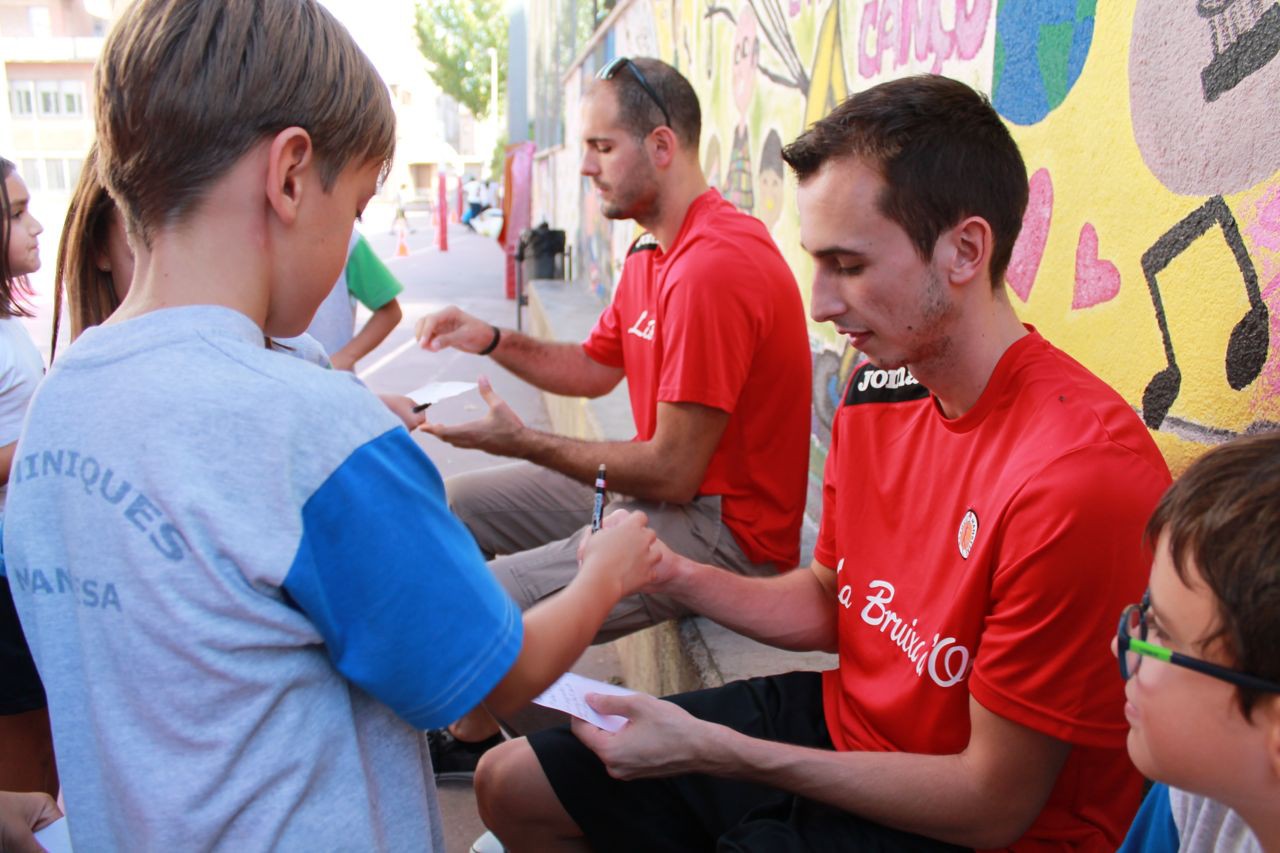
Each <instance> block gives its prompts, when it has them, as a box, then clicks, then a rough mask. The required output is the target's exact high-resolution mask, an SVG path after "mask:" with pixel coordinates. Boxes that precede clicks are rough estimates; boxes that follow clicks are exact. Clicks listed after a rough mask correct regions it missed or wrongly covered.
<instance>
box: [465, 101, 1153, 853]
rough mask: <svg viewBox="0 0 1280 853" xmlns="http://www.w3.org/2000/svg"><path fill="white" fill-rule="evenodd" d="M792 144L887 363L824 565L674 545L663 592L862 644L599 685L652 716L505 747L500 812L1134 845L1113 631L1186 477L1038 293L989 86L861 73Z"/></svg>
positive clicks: (806, 218)
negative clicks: (704, 557) (1023, 261)
mask: <svg viewBox="0 0 1280 853" xmlns="http://www.w3.org/2000/svg"><path fill="white" fill-rule="evenodd" d="M784 159H786V161H787V163H788V164H789V165H790V166H791V167H792V168H793V169H794V170H795V172H796V175H797V178H798V179H799V187H800V189H799V211H800V232H801V240H802V243H803V245H804V248H805V250H806V251H807V252H809V254H810V255H812V256H813V258H814V261H815V268H816V269H815V274H814V283H813V301H812V307H811V313H812V315H813V317H814V319H815V320H819V321H830V322H831V323H833V324H834V325H835V327H836V329H837V331H838V332H839V333H840V334H842V335H844V336H846V337H847V338H848V339H849V341H850V343H851V344H852V345H853V346H854V347H856V348H857V349H858V350H859V351H860V352H861V353H862V354H863V355H864V356H865V357H866V359H867V361H866V363H865V364H863V365H861V366H860V367H859V368H858V369H856V370H855V372H854V374H853V376H852V377H851V380H850V383H849V386H848V389H847V391H846V393H845V398H844V401H843V405H842V406H841V407H840V409H839V410H838V413H837V415H836V417H835V421H834V423H833V427H832V438H831V446H830V451H829V454H828V458H827V468H826V477H825V484H824V492H823V516H822V527H821V532H820V533H819V538H818V547H817V550H816V553H815V556H814V562H813V564H812V566H811V567H810V569H811V571H796V572H789V573H786V574H783V575H781V576H778V577H773V578H742V577H737V576H728V577H726V576H723V573H721V575H719V576H717V575H714V574H713V573H711V572H709V571H708V570H707V568H706V567H705V566H701V565H698V564H696V563H695V562H693V561H691V560H689V559H687V558H684V557H680V556H675V555H672V556H671V557H670V558H669V559H667V560H666V561H664V564H663V566H664V568H663V578H662V580H661V581H660V582H659V584H658V586H659V587H660V588H661V590H662V591H663V592H664V593H666V594H667V595H670V596H672V597H674V598H675V599H677V600H679V601H681V602H683V603H684V604H686V605H687V606H689V607H690V608H692V609H694V610H696V611H699V612H702V613H705V614H707V615H709V616H710V617H711V618H713V619H715V620H717V621H719V622H721V623H723V624H725V625H727V626H728V627H731V628H733V629H735V630H738V631H740V632H742V633H744V634H748V635H750V636H752V637H755V638H757V639H759V640H762V641H765V642H769V643H772V644H774V645H777V646H781V647H784V648H792V649H813V648H821V649H833V650H836V651H838V653H839V667H838V669H836V670H833V671H831V672H827V673H823V674H818V673H789V674H786V675H782V676H774V677H769V678H759V679H751V680H748V681H744V682H736V683H734V684H730V685H726V686H725V687H722V688H718V689H715V690H709V691H700V692H698V693H691V694H685V695H683V696H678V697H674V699H673V700H672V701H663V700H658V699H654V698H652V697H647V696H627V697H614V696H608V697H605V696H601V697H595V698H594V699H592V700H591V702H592V704H593V705H594V706H595V708H596V709H597V710H598V711H601V712H604V713H609V714H619V715H622V716H625V717H627V718H629V720H630V721H629V723H628V724H627V725H626V726H625V727H623V728H622V729H621V730H620V731H618V732H617V733H614V734H610V733H608V732H604V731H602V730H600V729H597V728H595V727H593V726H590V725H588V724H585V723H581V722H580V721H576V720H575V721H574V725H573V728H572V731H570V730H568V729H558V730H552V731H549V732H543V733H539V734H535V735H533V736H531V737H530V738H529V739H528V740H527V741H525V740H519V741H513V742H511V743H508V744H505V745H503V746H502V747H500V748H499V749H497V750H495V751H493V752H492V753H490V754H489V755H488V756H486V759H485V761H484V762H483V763H482V764H481V766H480V770H479V772H478V773H477V777H476V789H477V792H478V793H479V799H480V810H481V814H482V815H484V816H485V817H486V819H487V820H489V821H490V825H491V828H492V829H493V830H494V831H495V833H496V834H497V835H498V836H499V837H500V838H502V839H503V840H504V841H508V840H510V841H512V842H515V843H517V847H516V849H518V845H519V844H523V845H526V846H527V847H528V848H529V849H538V850H552V849H562V848H570V847H573V846H574V845H579V846H583V842H584V841H585V842H586V844H585V846H589V847H591V848H592V849H604V850H623V851H625V850H694V849H708V850H709V849H712V848H714V849H717V850H801V849H804V850H825V849H839V850H895V851H896V850H930V851H934V850H948V851H949V850H956V849H973V848H979V849H1008V850H1017V851H1033V850H1035V851H1039V850H1063V851H1066V850H1072V851H1078V850H1087V851H1103V850H1107V851H1110V850H1114V849H1115V848H1116V846H1117V844H1118V843H1119V841H1120V839H1121V838H1122V837H1123V834H1124V831H1125V829H1126V827H1127V826H1128V824H1129V821H1130V819H1131V817H1132V815H1133V813H1134V810H1135V809H1136V807H1137V803H1138V798H1139V794H1140V790H1141V779H1140V778H1139V776H1138V774H1137V772H1136V771H1135V770H1134V768H1133V767H1132V765H1131V764H1130V763H1129V761H1128V758H1127V756H1126V753H1125V736H1126V725H1125V719H1124V716H1123V713H1122V710H1121V709H1122V708H1123V706H1124V702H1123V685H1122V684H1121V681H1120V679H1118V678H1116V677H1115V674H1114V666H1115V664H1114V660H1113V659H1112V658H1111V656H1110V654H1109V651H1108V644H1109V642H1110V639H1111V636H1112V634H1113V633H1114V625H1115V622H1116V619H1117V618H1118V617H1119V614H1120V612H1121V611H1122V610H1123V608H1124V607H1125V605H1126V603H1127V602H1129V601H1132V600H1134V599H1135V598H1136V597H1138V596H1140V594H1141V592H1142V588H1143V585H1144V583H1145V578H1144V571H1143V567H1144V566H1146V565H1148V564H1149V562H1150V560H1149V557H1148V556H1147V555H1145V554H1144V553H1143V551H1144V546H1143V536H1142V531H1143V526H1144V524H1145V520H1146V518H1147V516H1148V515H1149V513H1150V511H1151V509H1152V507H1153V506H1154V505H1155V503H1156V501H1157V500H1158V498H1159V496H1160V494H1161V493H1162V491H1163V490H1164V488H1165V487H1166V486H1167V485H1168V483H1169V472H1168V469H1167V467H1166V466H1165V463H1164V460H1163V458H1162V457H1161V456H1160V453H1159V452H1158V450H1157V449H1156V447H1155V444H1154V442H1152V440H1151V438H1150V436H1149V435H1148V433H1147V432H1146V430H1145V428H1144V427H1143V426H1142V424H1141V422H1140V421H1139V420H1138V418H1137V416H1136V415H1135V414H1134V412H1133V410H1132V409H1131V408H1130V407H1129V406H1128V405H1127V404H1126V403H1125V401H1124V400H1123V399H1122V398H1121V397H1120V396H1119V395H1118V394H1116V393H1115V392H1114V391H1112V390H1111V389H1110V388H1108V387H1107V386H1106V385H1105V384H1104V383H1103V382H1102V381H1101V380H1099V379H1098V378H1097V377H1095V376H1093V375H1092V374H1090V373H1089V372H1088V371H1087V370H1086V369H1085V368H1083V367H1082V366H1080V365H1079V364H1078V363H1076V362H1075V361H1073V360H1072V359H1071V358H1070V357H1068V356H1067V355H1065V354H1064V353H1062V352H1061V351H1060V350H1057V349H1055V348H1054V347H1053V346H1052V345H1050V344H1049V343H1048V342H1047V341H1045V340H1044V339H1043V338H1042V337H1041V336H1040V335H1039V334H1038V333H1037V332H1036V331H1035V330H1034V329H1032V328H1030V327H1028V326H1024V325H1023V324H1022V323H1021V322H1019V320H1018V318H1017V316H1016V315H1015V313H1014V311H1013V308H1012V305H1011V303H1010V301H1009V297H1008V294H1007V292H1006V290H1005V288H1004V286H1003V275H1004V271H1005V269H1006V267H1007V266H1008V262H1009V256H1010V252H1011V250H1012V247H1013V243H1014V240H1015V239H1016V237H1017V234H1018V230H1019V228H1020V225H1021V219H1022V214H1023V211H1024V209H1025V207H1026V201H1027V177H1026V169H1025V166H1024V165H1023V162H1022V157H1021V155H1020V154H1019V152H1018V149H1017V146H1016V144H1015V143H1014V141H1013V139H1012V137H1011V136H1010V135H1009V132H1008V130H1007V128H1005V126H1004V125H1003V124H1002V123H1001V121H1000V119H999V117H998V116H997V115H996V113H995V111H994V110H992V108H991V105H990V104H989V103H988V102H987V100H986V99H985V98H983V97H981V96H980V95H978V94H977V93H976V92H974V91H973V90H972V89H970V88H969V87H967V86H965V85H964V84H962V83H957V82H955V81H953V80H947V79H945V78H942V77H930V76H926V77H912V78H907V79H904V80H897V81H894V82H890V83H886V84H883V85H880V86H877V87H875V88H873V89H870V90H868V91H865V92H862V93H859V94H857V95H854V96H853V97H851V98H850V99H848V100H847V101H845V102H844V103H843V104H841V105H840V106H838V107H837V108H836V109H835V111H834V112H833V113H832V114H831V115H830V116H828V117H827V118H825V119H823V120H821V121H819V122H817V123H816V124H815V125H814V126H813V127H811V128H810V129H809V130H808V131H806V132H805V133H804V134H803V135H802V136H801V137H800V138H799V139H798V140H796V142H794V143H793V144H792V145H790V146H788V147H787V149H786V150H785V151H784ZM655 777H665V778H655ZM623 780H627V781H623ZM575 849H576V848H575Z"/></svg>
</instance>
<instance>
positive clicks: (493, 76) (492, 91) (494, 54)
mask: <svg viewBox="0 0 1280 853" xmlns="http://www.w3.org/2000/svg"><path fill="white" fill-rule="evenodd" d="M497 145H498V49H497V48H496V47H491V48H489V151H490V152H492V151H493V149H494V148H495V147H497Z"/></svg>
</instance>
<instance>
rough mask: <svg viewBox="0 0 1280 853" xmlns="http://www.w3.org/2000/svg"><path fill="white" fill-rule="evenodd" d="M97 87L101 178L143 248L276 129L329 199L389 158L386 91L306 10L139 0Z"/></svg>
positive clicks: (316, 8)
mask: <svg viewBox="0 0 1280 853" xmlns="http://www.w3.org/2000/svg"><path fill="white" fill-rule="evenodd" d="M95 88H96V94H97V98H96V102H97V107H96V118H97V128H98V145H99V166H98V171H99V174H100V177H101V179H102V182H103V184H105V185H106V187H107V189H108V190H110V192H111V195H112V196H113V197H114V198H115V200H116V203H117V204H118V205H119V206H120V209H121V211H122V212H123V213H124V216H125V220H126V222H127V224H128V229H129V231H130V233H131V234H133V235H135V237H137V238H140V239H141V240H142V241H143V244H144V245H146V246H150V245H151V237H152V235H153V233H154V231H155V230H156V229H157V228H162V227H166V226H169V225H172V224H175V223H176V222H179V221H180V220H182V219H183V217H184V216H185V215H186V214H188V213H189V212H190V211H191V209H192V208H193V207H195V206H196V205H197V204H198V203H199V202H200V200H201V198H202V196H203V194H204V193H205V191H206V190H207V189H208V188H209V187H210V186H211V185H212V184H213V183H214V182H215V181H217V180H218V179H219V178H220V177H221V176H222V175H224V174H225V173H226V172H227V171H228V170H229V169H230V168H231V166H232V165H233V164H234V163H235V162H236V161H237V160H239V159H240V158H241V157H243V156H244V155H245V154H246V153H248V151H249V149H250V148H252V147H253V146H254V145H256V144H258V143H259V142H260V141H262V140H263V139H264V138H268V137H270V136H272V135H274V134H276V133H279V132H280V131H282V130H284V129H285V128H288V127H301V128H303V129H304V130H306V131H307V132H308V133H309V134H310V136H311V141H312V145H313V146H314V148H315V154H316V159H317V162H318V165H319V169H320V178H321V181H322V184H323V186H324V188H325V190H326V191H328V190H329V189H331V188H332V187H333V183H334V181H335V180H336V179H337V177H338V174H339V173H340V172H342V170H343V169H344V168H346V167H347V165H348V164H350V163H352V162H357V161H358V162H374V161H381V162H382V164H383V167H384V168H385V167H386V165H387V163H388V162H389V161H390V159H391V156H392V153H393V152H394V149H395V114H394V113H393V112H392V109H391V99H390V97H389V95H388V93H387V88H386V86H385V85H384V84H383V82H382V80H381V79H380V78H379V77H378V75H377V72H376V71H375V70H374V68H373V65H372V63H370V61H369V59H368V57H366V56H365V55H364V54H363V53H362V52H361V51H360V49H359V48H358V47H357V46H356V44H355V42H354V41H353V40H352V38H351V35H350V33H348V32H347V31H346V29H345V28H344V27H343V26H342V25H341V24H339V23H338V22H337V21H336V20H335V19H334V18H333V16H332V15H330V14H329V12H327V11H326V10H325V9H324V8H322V7H321V6H320V5H319V4H318V3H317V2H316V0H213V2H210V0H137V2H135V3H134V4H133V5H132V6H130V7H129V8H128V10H127V11H126V12H125V14H124V15H123V16H122V17H121V19H120V20H119V22H118V23H117V24H116V26H115V27H114V29H113V30H112V31H111V34H110V35H109V36H108V37H107V43H106V46H105V47H104V49H103V55H102V61H101V62H99V63H98V68H97V71H96V72H95Z"/></svg>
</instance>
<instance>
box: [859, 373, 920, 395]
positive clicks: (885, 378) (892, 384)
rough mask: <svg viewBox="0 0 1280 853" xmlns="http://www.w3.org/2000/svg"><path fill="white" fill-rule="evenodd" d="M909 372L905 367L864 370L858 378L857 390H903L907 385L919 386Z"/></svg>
mask: <svg viewBox="0 0 1280 853" xmlns="http://www.w3.org/2000/svg"><path fill="white" fill-rule="evenodd" d="M919 384H920V383H919V382H917V381H916V378H915V377H914V376H912V375H911V371H910V370H907V369H906V368H905V367H899V368H898V369H897V370H864V371H863V372H862V375H861V376H859V377H858V390H859V391H865V390H867V389H868V388H903V387H905V386H907V385H919Z"/></svg>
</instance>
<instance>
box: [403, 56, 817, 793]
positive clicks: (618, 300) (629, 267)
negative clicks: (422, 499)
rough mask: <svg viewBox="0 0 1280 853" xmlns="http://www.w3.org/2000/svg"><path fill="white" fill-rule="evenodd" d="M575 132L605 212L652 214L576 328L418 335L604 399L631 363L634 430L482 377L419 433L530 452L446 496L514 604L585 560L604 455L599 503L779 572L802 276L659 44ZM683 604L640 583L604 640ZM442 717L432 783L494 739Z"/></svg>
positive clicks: (802, 457)
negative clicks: (477, 405) (720, 156)
mask: <svg viewBox="0 0 1280 853" xmlns="http://www.w3.org/2000/svg"><path fill="white" fill-rule="evenodd" d="M582 133H583V141H584V145H585V153H584V155H583V160H582V174H583V175H585V176H587V177H588V178H590V179H591V181H592V183H593V184H594V186H595V188H596V191H597V192H598V193H599V196H600V202H601V208H602V210H603V212H604V214H605V216H606V217H608V218H610V219H632V220H635V222H636V223H637V224H639V225H640V226H641V227H642V228H644V229H645V233H644V234H643V235H642V236H641V237H640V238H639V239H638V240H636V241H635V243H634V244H633V245H632V247H631V250H630V252H629V253H628V256H627V259H626V262H625V263H624V265H623V268H622V275H621V277H620V278H619V281H618V286H617V289H616V291H615V294H614V298H613V302H612V303H611V304H610V305H609V306H608V307H607V308H605V310H604V312H603V313H602V314H601V315H600V318H599V320H597V322H596V325H595V328H594V329H592V331H591V333H590V335H589V336H588V337H587V339H586V341H584V342H583V343H581V344H577V343H558V342H554V341H544V340H539V339H537V338H532V337H529V336H527V335H522V334H520V333H518V332H514V331H511V330H509V329H498V328H496V327H493V326H490V325H489V324H488V323H485V322H483V321H481V320H479V319H477V318H475V317H472V316H470V315H468V314H466V313H464V312H462V311H460V310H459V309H457V308H448V309H445V310H444V311H441V312H438V313H436V314H433V315H430V316H428V317H424V318H423V319H422V320H420V321H419V322H418V327H417V335H418V338H419V340H420V341H421V343H422V346H424V347H425V348H427V349H431V350H440V349H443V348H446V347H455V348H457V349H460V350H463V351H465V352H472V353H479V354H482V355H490V356H492V357H493V358H494V359H495V360H496V361H497V362H498V363H499V364H501V365H502V366H503V367H506V368H507V369H509V370H511V371H512V372H513V373H515V374H516V375H518V376H520V377H521V378H523V379H525V380H526V381H528V382H530V383H532V384H533V385H536V386H537V387H539V388H541V389H543V390H545V391H550V392H553V393H557V394H566V395H571V396H584V397H597V396H600V395H602V394H605V393H608V392H609V391H611V390H612V389H613V388H614V387H615V386H616V385H617V384H618V382H619V381H621V380H622V379H623V378H625V379H626V380H627V390H628V392H629V394H630V398H631V411H632V415H633V418H634V420H635V427H636V435H635V438H634V440H632V441H598V442H590V441H581V440H579V439H574V438H567V437H565V436H559V435H553V434H550V433H546V432H541V431H538V430H534V429H530V428H529V427H526V426H525V425H524V424H522V423H521V422H520V420H519V419H518V418H517V417H516V416H515V414H514V413H513V412H512V411H511V409H510V408H509V407H508V406H507V405H506V404H505V403H503V402H502V401H501V400H500V399H498V397H497V396H496V395H494V394H493V391H492V389H491V388H489V387H488V386H487V384H484V383H482V385H481V393H482V394H483V395H484V397H485V399H486V401H487V402H488V403H489V406H490V411H489V414H488V416H487V417H485V418H483V419H481V420H478V421H475V422H473V423H469V424H463V425H460V426H442V425H438V424H437V425H429V426H427V427H426V429H428V430H429V431H430V432H432V433H433V434H435V435H437V436H439V437H440V438H442V439H444V440H445V441H448V442H450V443H451V444H454V445H457V446H459V447H475V448H479V449H482V450H485V451H488V452H490V453H494V454H497V455H501V456H510V457H516V458H518V459H523V460H527V461H524V462H519V463H515V464H512V465H506V466H502V467H499V468H492V469H489V470H485V471H480V472H477V473H473V474H467V475H462V476H459V477H454V478H451V479H450V480H449V482H448V483H447V484H446V487H447V490H448V494H449V502H450V506H451V508H452V509H453V510H454V512H455V513H457V515H458V516H459V517H460V518H461V519H462V520H463V521H464V522H465V523H466V524H467V526H468V527H469V528H470V530H471V532H472V534H473V535H474V536H475V538H476V541H477V542H478V543H479V545H480V548H481V550H483V551H485V552H486V555H487V556H489V557H491V558H495V559H493V560H492V562H491V563H490V566H491V567H492V569H493V571H494V572H495V573H496V574H497V576H498V578H499V580H501V581H502V583H503V585H504V586H505V587H506V588H507V590H508V592H510V593H511V595H512V596H513V597H514V598H515V599H516V600H517V601H518V602H520V603H521V604H522V605H523V606H525V607H528V606H530V605H532V604H533V603H534V602H536V601H537V600H539V599H541V598H544V597H546V596H548V595H551V594H552V593H554V592H556V591H557V590H559V589H560V588H562V587H564V586H565V585H566V584H567V583H568V582H569V580H570V579H571V578H572V577H573V575H574V573H575V572H576V571H577V548H578V542H579V540H580V539H581V537H582V535H583V532H584V529H585V527H584V526H585V525H586V524H587V522H588V521H589V520H590V515H589V511H590V508H591V505H592V490H591V485H590V484H591V483H592V482H593V481H594V479H595V476H596V471H597V469H598V467H599V466H600V464H602V463H603V464H605V465H606V466H607V478H608V487H609V491H610V493H611V494H612V496H613V499H612V501H611V502H610V504H609V507H608V508H609V509H610V510H613V509H615V508H625V509H639V510H643V511H644V512H645V513H646V515H647V516H648V518H649V524H650V526H651V527H652V528H653V529H654V530H655V531H656V532H657V533H658V536H659V537H660V538H661V539H662V541H663V542H664V543H666V544H667V546H669V547H670V548H671V549H672V550H674V551H676V552H678V553H680V554H683V555H685V556H687V557H689V558H691V559H694V560H697V561H698V562H700V563H706V564H710V565H712V566H716V567H718V568H719V569H728V570H729V571H731V572H735V573H739V574H743V575H772V574H775V573H776V572H777V571H780V570H783V569H789V568H791V567H793V566H794V565H795V564H796V562H797V561H798V559H799V541H800V523H801V517H802V515H803V512H804V503H805V495H806V480H807V470H808V465H807V461H808V453H809V449H808V448H809V424H810V384H811V378H810V365H811V361H810V354H809V344H808V333H807V330H806V327H805V322H804V306H803V304H802V301H801V298H800V293H799V289H798V287H797V285H796V282H795V277H794V276H793V275H792V273H791V270H790V268H789V267H788V266H787V264H786V262H785V261H784V260H783V258H782V255H781V254H780V253H779V251H778V249H777V246H776V245H775V244H774V242H773V239H772V238H771V237H770V236H769V233H768V230H767V229H766V228H765V226H764V225H763V224H762V223H761V222H760V221H759V220H757V219H754V218H752V217H750V216H747V215H746V214H744V213H742V212H740V211H738V210H737V209H736V208H734V207H733V206H732V205H731V204H729V203H728V202H727V201H725V200H724V199H723V198H721V197H720V195H719V194H718V193H717V192H716V191H715V190H713V189H709V188H708V186H707V182H706V180H705V179H704V178H703V175H702V171H701V168H700V166H699V162H698V140H699V135H700V133H701V116H700V110H699V106H698V99H697V96H696V95H695V93H694V91H693V88H692V87H691V86H690V85H689V82H688V81H687V80H685V78H684V77H682V76H681V75H680V73H679V72H678V71H676V70H675V69H674V68H672V67H671V66H669V65H667V64H666V63H663V62H660V61H658V60H655V59H635V60H631V59H625V58H619V59H617V60H614V62H612V63H610V64H608V65H606V66H605V67H604V68H603V69H601V72H600V74H599V75H597V79H596V81H595V83H594V85H593V86H592V87H591V88H590V89H589V90H588V92H587V95H586V97H585V99H584V102H583V124H582ZM687 612H688V610H687V609H686V608H685V607H684V606H683V605H682V604H680V602H678V601H674V600H672V599H670V598H669V597H668V596H665V595H661V594H654V595H644V596H634V597H632V598H629V599H625V600H624V601H623V602H622V603H620V604H619V605H618V607H617V608H616V609H615V610H614V611H613V613H612V614H611V615H610V618H609V620H608V621H607V622H606V623H605V626H604V628H603V629H602V631H601V633H600V634H599V635H598V637H597V640H598V641H604V640H609V639H613V638H615V637H618V636H621V635H623V634H626V633H629V632H632V631H635V630H638V629H640V628H644V627H647V626H649V625H652V624H654V623H656V622H660V621H663V620H666V619H670V618H672V617H674V616H679V615H681V614H683V613H687ZM452 729H453V735H452V736H451V735H448V734H446V733H445V732H434V733H431V734H430V735H429V738H430V740H431V742H432V744H433V747H434V758H435V761H436V764H437V777H438V778H442V779H443V778H454V777H456V776H458V775H460V774H462V773H466V772H468V771H470V770H471V769H473V768H474V764H475V761H476V760H477V757H478V753H479V752H480V751H482V750H483V749H484V748H486V747H487V746H490V745H492V744H494V743H496V742H497V741H498V736H497V726H496V724H494V723H493V722H492V720H491V719H489V718H488V717H487V715H484V714H483V710H481V711H480V712H478V713H476V714H473V715H471V716H469V717H467V718H465V719H464V720H461V721H459V722H458V723H457V724H455V725H454V726H453V727H452ZM473 744H478V746H474V745H473Z"/></svg>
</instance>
